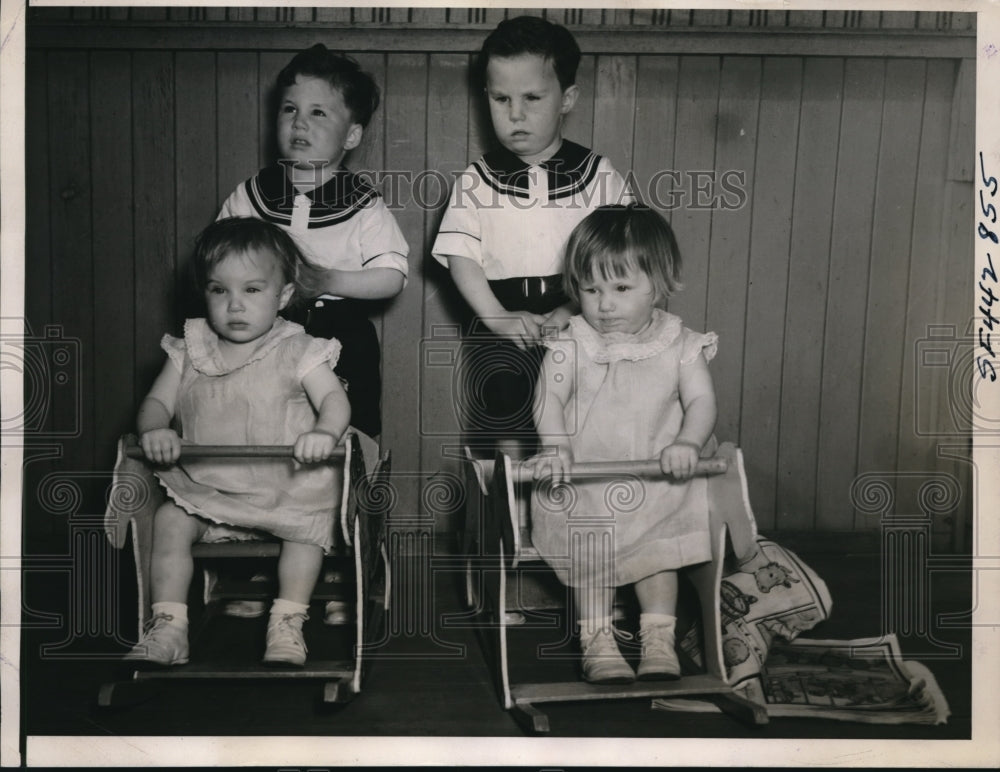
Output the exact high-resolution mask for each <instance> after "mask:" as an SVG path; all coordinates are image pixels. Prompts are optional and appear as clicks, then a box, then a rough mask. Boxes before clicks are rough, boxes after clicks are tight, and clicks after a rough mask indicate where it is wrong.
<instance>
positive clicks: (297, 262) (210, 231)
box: [193, 217, 306, 297]
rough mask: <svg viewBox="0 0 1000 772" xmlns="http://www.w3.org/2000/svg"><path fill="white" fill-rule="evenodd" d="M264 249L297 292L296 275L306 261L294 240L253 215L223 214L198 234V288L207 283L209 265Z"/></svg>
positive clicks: (195, 260)
mask: <svg viewBox="0 0 1000 772" xmlns="http://www.w3.org/2000/svg"><path fill="white" fill-rule="evenodd" d="M251 250H255V251H267V252H270V253H271V254H272V255H274V259H275V260H276V261H277V263H278V268H279V269H280V270H281V275H282V278H283V279H284V282H285V284H294V285H295V288H296V292H295V297H298V296H299V294H300V293H299V289H300V284H299V281H298V275H299V270H300V266H302V265H305V264H306V261H305V258H304V257H303V255H302V252H301V251H299V248H298V247H297V246H296V244H295V241H294V240H293V239H292V237H291V236H289V235H288V233H286V232H285V231H284V230H282V229H281V228H279V227H278V226H277V225H273V224H272V223H269V222H266V221H264V220H258V219H257V218H256V217H225V218H223V219H221V220H216V221H215V222H214V223H212V224H211V225H209V226H208V227H207V228H205V230H203V231H202V232H201V233H200V234H198V238H197V239H196V240H195V245H194V261H193V268H194V280H195V285H196V286H197V287H198V290H199V291H203V290H204V289H205V287H207V286H208V277H209V275H210V274H211V273H212V269H213V268H215V266H217V265H218V264H219V263H221V262H222V261H223V260H225V259H226V258H227V257H230V256H232V255H242V254H246V253H247V252H249V251H251Z"/></svg>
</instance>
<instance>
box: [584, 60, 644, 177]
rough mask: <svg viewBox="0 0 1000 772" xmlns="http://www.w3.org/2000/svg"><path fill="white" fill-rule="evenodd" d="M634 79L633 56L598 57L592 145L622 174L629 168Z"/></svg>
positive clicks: (633, 119)
mask: <svg viewBox="0 0 1000 772" xmlns="http://www.w3.org/2000/svg"><path fill="white" fill-rule="evenodd" d="M635 77H636V58H635V57H634V56H601V57H598V60H597V84H596V88H595V90H594V110H595V114H594V145H595V146H596V147H597V148H600V149H599V151H598V152H600V153H601V155H604V156H607V157H608V159H609V160H610V161H611V163H612V164H613V165H614V167H615V168H616V169H618V170H619V171H621V172H622V174H624V173H625V172H626V171H627V170H628V169H631V168H632V143H633V139H634V128H633V127H634V123H635Z"/></svg>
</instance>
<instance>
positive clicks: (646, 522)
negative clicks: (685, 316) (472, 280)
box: [526, 204, 717, 683]
mask: <svg viewBox="0 0 1000 772" xmlns="http://www.w3.org/2000/svg"><path fill="white" fill-rule="evenodd" d="M679 279H680V256H679V254H678V250H677V243H676V240H675V238H674V235H673V232H672V231H671V229H670V226H669V225H668V224H667V223H666V221H665V220H664V219H663V218H662V217H661V216H660V215H659V214H658V213H657V212H655V211H653V210H651V209H649V208H648V207H645V206H642V205H636V204H632V205H629V206H606V207H601V208H600V209H598V210H596V211H595V212H593V213H592V214H590V215H589V216H588V217H587V218H586V219H585V220H583V221H582V222H581V223H580V224H579V225H578V226H577V227H576V229H575V230H574V231H573V233H572V235H571V236H570V238H569V242H568V244H567V248H566V260H565V269H564V287H565V289H566V292H567V294H568V295H569V296H570V297H571V298H572V299H573V300H575V301H577V302H578V303H579V305H580V310H581V313H580V315H578V316H573V317H572V318H571V319H570V324H569V327H568V328H567V329H566V330H565V331H564V332H562V333H560V334H559V336H558V337H556V338H550V339H547V340H546V341H545V345H546V347H547V349H548V350H547V351H546V356H545V360H544V364H543V366H542V371H541V375H540V377H539V381H538V390H537V394H538V396H537V398H536V404H535V420H536V423H537V426H538V432H539V435H540V436H541V443H542V446H543V448H545V450H544V451H543V452H542V453H540V454H539V455H537V456H535V457H533V458H532V459H530V460H529V461H528V462H526V463H527V464H528V465H529V466H530V467H533V469H534V478H535V480H536V481H537V483H536V485H535V486H534V491H533V495H532V510H531V520H532V533H531V540H532V543H533V544H534V546H535V547H536V548H537V549H538V552H539V553H540V554H541V555H542V557H543V558H544V559H545V560H546V561H547V562H548V563H549V565H550V566H551V567H552V568H553V569H554V570H555V572H556V574H557V575H558V576H559V578H560V579H561V580H562V582H563V583H564V584H566V585H568V586H570V587H572V588H573V597H574V603H575V606H576V612H577V614H578V623H579V627H580V645H581V650H582V653H583V659H582V668H583V677H584V679H586V680H587V681H590V682H594V683H626V682H629V681H632V680H634V679H635V678H636V675H638V677H639V678H640V679H673V678H677V677H679V675H680V666H679V662H678V659H677V655H676V653H675V650H674V635H675V632H674V631H675V624H676V606H677V594H678V577H677V569H679V568H682V567H683V566H689V565H692V564H695V563H700V562H704V561H707V560H709V559H710V558H711V549H710V540H709V508H710V496H709V491H708V486H709V485H710V484H712V483H710V482H709V481H708V480H707V479H705V478H699V477H693V476H692V475H693V471H694V467H695V465H696V463H697V461H698V459H699V457H700V456H703V455H712V454H713V453H714V450H715V447H716V442H715V438H714V436H713V434H712V432H713V429H714V427H715V420H716V404H715V391H714V387H713V384H712V377H711V375H710V373H709V370H708V361H709V360H710V359H711V358H712V357H713V356H714V355H715V352H716V342H717V337H716V335H715V333H705V334H702V333H697V332H693V331H692V330H689V329H688V328H686V327H684V326H683V325H682V324H681V320H680V318H678V317H677V316H674V315H673V314H670V313H667V312H666V311H665V310H663V308H661V306H664V305H665V304H666V300H667V298H668V297H670V295H671V294H673V293H674V292H675V291H676V290H678V289H679V288H680V286H681V285H680V281H679ZM650 458H659V459H660V460H661V466H662V467H663V468H664V469H665V470H667V472H668V474H667V475H666V476H664V477H662V478H658V479H648V478H646V479H641V480H640V479H638V478H632V479H627V478H623V479H611V480H609V479H607V478H604V479H600V480H598V479H592V480H589V481H588V480H586V479H583V478H579V477H573V478H572V480H570V479H569V469H570V467H571V465H572V464H573V463H574V462H589V461H621V460H629V459H632V460H644V459H650ZM629 584H632V585H634V586H635V592H636V595H637V598H638V601H639V605H640V607H641V616H640V627H639V638H640V641H641V644H642V656H641V661H640V662H639V666H638V671H637V672H636V671H633V670H632V667H631V665H630V664H629V663H628V662H627V661H626V660H625V658H624V657H623V656H622V654H621V652H620V650H619V648H618V644H617V642H616V640H615V637H614V629H613V627H612V606H613V601H614V593H615V588H616V587H620V586H623V585H629Z"/></svg>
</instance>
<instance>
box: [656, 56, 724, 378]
mask: <svg viewBox="0 0 1000 772" xmlns="http://www.w3.org/2000/svg"><path fill="white" fill-rule="evenodd" d="M719 70H720V61H719V58H718V57H716V56H683V57H681V60H680V70H679V75H678V77H677V125H676V128H675V130H674V168H675V169H676V170H677V171H678V172H679V173H680V175H681V181H680V189H681V194H682V195H681V197H680V198H679V199H678V201H679V208H678V209H677V211H676V212H674V215H673V217H672V218H671V222H672V224H673V228H674V234H675V235H676V236H677V244H678V247H679V248H680V252H681V260H682V261H683V266H684V268H683V270H684V273H683V281H684V290H683V291H682V292H679V293H678V294H677V295H675V296H674V297H673V298H671V299H670V311H671V312H672V313H675V314H677V315H678V316H680V317H681V318H682V319H683V320H684V323H685V324H686V325H687V326H688V327H690V328H691V329H693V330H699V331H702V330H707V327H706V324H707V320H706V317H705V309H706V305H707V297H708V276H709V265H708V245H709V239H710V236H711V228H712V215H711V212H709V211H706V210H705V209H696V208H694V207H693V206H692V197H691V183H692V179H693V173H694V172H696V171H711V170H713V169H715V168H716V164H715V127H716V122H717V120H718V109H719ZM723 345H725V343H724V344H723ZM730 345H732V344H731V343H730ZM712 373H713V375H714V376H715V377H716V378H719V377H720V376H721V371H720V370H718V368H713V371H712Z"/></svg>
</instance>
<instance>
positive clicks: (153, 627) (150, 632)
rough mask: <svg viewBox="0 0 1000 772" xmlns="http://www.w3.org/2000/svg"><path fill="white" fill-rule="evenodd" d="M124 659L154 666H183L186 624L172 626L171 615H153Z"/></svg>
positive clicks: (185, 653)
mask: <svg viewBox="0 0 1000 772" xmlns="http://www.w3.org/2000/svg"><path fill="white" fill-rule="evenodd" d="M125 659H127V660H130V661H131V660H137V661H142V662H152V663H153V664H156V665H183V664H185V663H186V662H187V661H188V627H187V624H174V617H173V615H171V614H155V615H154V616H153V618H152V619H150V620H149V621H148V622H146V625H145V627H144V628H143V631H142V636H141V637H140V638H139V642H138V643H137V644H136V645H135V646H133V647H132V650H131V651H129V652H128V654H126V655H125Z"/></svg>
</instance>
